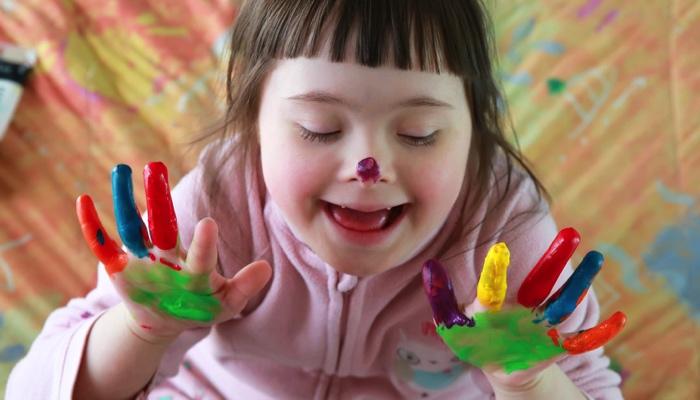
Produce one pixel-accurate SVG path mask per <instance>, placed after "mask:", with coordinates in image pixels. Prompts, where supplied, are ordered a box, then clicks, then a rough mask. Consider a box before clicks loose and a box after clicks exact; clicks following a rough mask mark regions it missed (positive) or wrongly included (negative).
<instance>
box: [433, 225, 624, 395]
mask: <svg viewBox="0 0 700 400" xmlns="http://www.w3.org/2000/svg"><path fill="white" fill-rule="evenodd" d="M579 241H580V237H579V234H578V232H576V231H575V230H574V229H573V228H566V229H563V230H562V231H561V232H559V235H557V237H556V238H555V239H554V241H553V242H552V244H551V245H550V247H549V249H548V250H547V251H546V252H545V254H544V255H543V256H542V258H541V259H540V260H539V262H538V263H537V265H536V266H535V267H534V268H533V269H532V271H531V272H530V274H529V275H528V276H527V277H526V278H525V281H524V282H523V284H522V286H521V287H520V290H519V291H518V296H517V300H518V303H519V304H513V305H510V304H508V305H504V304H503V303H504V300H505V295H506V271H507V268H508V264H509V262H510V253H509V251H508V248H507V247H506V245H505V244H504V243H497V244H495V245H494V246H493V247H491V249H490V250H489V252H488V255H487V256H486V260H485V262H484V267H483V269H482V271H481V277H480V279H479V284H478V286H477V298H476V299H475V300H474V302H473V303H472V304H470V305H468V306H467V307H466V309H465V312H464V313H462V311H461V309H460V307H459V306H458V305H457V301H456V299H455V296H454V292H453V289H452V283H451V282H450V279H449V277H448V276H447V273H446V271H445V270H444V269H443V267H442V266H441V265H440V263H439V262H438V261H436V260H428V261H427V262H426V263H425V264H424V265H423V286H424V288H425V291H426V294H427V296H428V299H429V300H430V304H431V306H432V309H433V320H434V322H435V325H436V330H437V332H438V334H440V336H441V337H442V339H443V340H444V342H445V344H447V346H448V347H449V348H450V349H451V350H452V351H453V352H454V353H455V355H456V356H457V357H458V358H459V359H460V360H462V361H464V362H468V363H471V364H474V365H476V366H477V367H479V368H481V369H482V370H483V371H484V372H485V373H486V375H487V377H488V379H489V380H490V381H491V382H492V383H495V384H498V385H500V386H502V387H518V386H523V385H527V384H528V383H530V382H533V381H534V380H535V379H536V378H537V377H538V376H539V375H540V373H541V372H542V371H544V370H545V369H546V368H547V367H549V366H550V365H552V364H553V363H555V362H557V361H558V360H560V359H562V358H563V357H565V356H566V355H567V354H580V353H584V352H587V351H590V350H593V349H596V348H598V347H600V346H603V345H604V344H605V343H607V342H608V341H609V340H611V339H612V338H613V337H615V335H617V333H618V332H619V331H620V330H621V329H622V327H623V325H624V324H625V320H626V317H625V314H623V313H622V312H619V311H618V312H616V313H614V314H613V315H612V316H611V317H610V318H608V319H607V320H605V321H603V322H601V323H600V324H598V325H596V326H595V327H593V328H591V329H587V330H582V331H578V332H574V333H569V334H561V333H560V332H559V331H558V330H557V328H556V326H557V325H558V324H560V323H561V322H563V321H564V320H565V319H566V318H567V317H568V316H569V315H571V313H572V312H573V311H574V310H575V309H576V306H577V305H578V304H579V303H580V302H581V301H582V300H583V298H585V296H586V293H587V292H588V289H589V287H590V286H591V283H592V282H593V278H594V277H595V275H596V274H597V273H598V271H599V270H600V268H601V266H602V264H603V256H602V255H601V254H600V253H598V252H596V251H591V252H589V253H588V254H586V256H585V257H584V259H583V261H582V262H581V264H580V265H579V266H578V268H576V270H575V271H574V273H573V274H572V275H571V277H569V279H568V280H567V281H566V283H564V285H563V286H562V287H561V288H560V289H559V290H558V291H557V292H555V293H554V294H553V295H552V296H551V297H550V298H549V299H547V296H548V295H549V292H550V291H551V290H552V288H553V287H554V284H555V283H556V281H557V278H558V277H559V275H560V274H561V273H562V271H563V270H564V267H565V266H566V263H567V261H568V260H569V258H570V257H571V255H572V254H573V252H574V250H575V249H576V246H577V245H578V243H579ZM545 299H547V301H545Z"/></svg>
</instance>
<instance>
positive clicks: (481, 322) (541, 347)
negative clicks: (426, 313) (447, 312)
mask: <svg viewBox="0 0 700 400" xmlns="http://www.w3.org/2000/svg"><path fill="white" fill-rule="evenodd" d="M532 318H533V317H532V314H531V313H530V311H529V310H527V309H525V308H517V309H512V310H502V311H499V312H495V313H493V312H482V313H477V314H476V315H474V320H475V326H474V327H472V328H470V327H467V326H453V327H452V328H449V329H448V328H445V327H444V326H442V325H440V326H438V327H437V331H438V333H439V334H440V336H441V337H442V339H443V340H444V341H445V344H447V346H448V347H449V348H450V349H451V350H452V352H453V353H454V354H455V355H456V356H457V357H458V358H459V359H460V360H462V361H464V362H468V363H470V364H473V365H476V366H477V367H480V368H481V367H484V366H485V365H488V364H495V365H498V366H499V367H501V368H502V369H503V370H504V371H506V372H507V373H511V372H514V371H518V370H524V369H528V368H531V367H533V366H535V365H536V364H537V363H539V362H542V361H545V360H548V359H550V358H552V357H554V356H556V355H559V354H563V353H564V352H565V350H564V349H562V348H561V347H558V346H555V345H554V343H553V342H552V339H551V338H550V337H549V336H547V327H546V326H543V325H541V324H535V323H533V322H532Z"/></svg>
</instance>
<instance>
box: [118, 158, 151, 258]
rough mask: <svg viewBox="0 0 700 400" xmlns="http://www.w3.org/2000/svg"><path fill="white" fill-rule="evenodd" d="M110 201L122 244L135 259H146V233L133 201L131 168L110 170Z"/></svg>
mask: <svg viewBox="0 0 700 400" xmlns="http://www.w3.org/2000/svg"><path fill="white" fill-rule="evenodd" d="M112 199H113V202H114V216H115V218H116V220H117V230H118V232H119V237H121V239H122V242H123V243H124V245H125V246H126V247H127V248H128V249H129V251H130V252H131V253H132V254H134V255H136V256H137V257H139V258H145V257H148V247H147V243H149V241H148V232H147V231H146V226H145V225H144V223H143V220H141V214H140V213H139V211H138V209H137V207H136V202H135V201H134V190H133V184H132V181H131V168H129V166H128V165H126V164H119V165H117V166H116V167H114V169H113V170H112Z"/></svg>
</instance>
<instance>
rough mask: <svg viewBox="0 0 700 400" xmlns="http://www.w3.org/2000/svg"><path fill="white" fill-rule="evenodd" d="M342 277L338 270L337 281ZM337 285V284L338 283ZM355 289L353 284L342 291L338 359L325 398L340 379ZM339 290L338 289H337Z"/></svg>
mask: <svg viewBox="0 0 700 400" xmlns="http://www.w3.org/2000/svg"><path fill="white" fill-rule="evenodd" d="M341 277H342V275H341V273H340V272H338V278H339V279H338V280H337V282H338V283H340V278H341ZM336 287H337V285H336ZM354 289H355V287H354V286H353V287H352V288H350V289H348V290H346V291H344V292H342V294H341V300H340V301H341V307H340V321H339V322H338V336H339V338H338V347H337V349H336V350H337V351H336V359H335V367H334V368H333V372H332V374H331V375H330V376H329V380H328V386H326V393H325V395H324V396H323V398H325V399H328V398H329V395H330V394H331V390H332V388H333V387H334V385H333V384H334V383H335V382H336V381H337V380H338V376H337V374H338V371H339V369H340V361H341V358H342V357H343V346H344V345H345V342H346V339H347V337H346V334H347V328H348V316H349V313H350V311H349V308H350V307H348V305H347V303H348V301H349V298H350V295H351V292H352V291H353V290H354ZM336 290H337V289H336Z"/></svg>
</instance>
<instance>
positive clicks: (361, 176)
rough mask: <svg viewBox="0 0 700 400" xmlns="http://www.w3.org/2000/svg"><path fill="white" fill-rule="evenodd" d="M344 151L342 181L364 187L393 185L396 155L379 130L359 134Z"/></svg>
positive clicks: (368, 130) (354, 136)
mask: <svg viewBox="0 0 700 400" xmlns="http://www.w3.org/2000/svg"><path fill="white" fill-rule="evenodd" d="M357 133H358V134H357V135H353V136H352V140H351V141H350V142H348V146H347V147H345V148H344V149H343V150H344V151H343V167H342V172H341V177H342V178H341V179H342V180H343V181H345V182H357V183H359V184H360V185H361V186H362V187H371V186H374V185H376V184H379V183H393V182H394V181H395V180H396V179H395V176H394V175H395V171H394V153H393V149H392V147H391V144H390V143H388V142H387V141H386V140H385V136H384V135H382V134H381V132H378V131H377V130H370V129H367V130H366V131H362V132H357Z"/></svg>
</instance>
